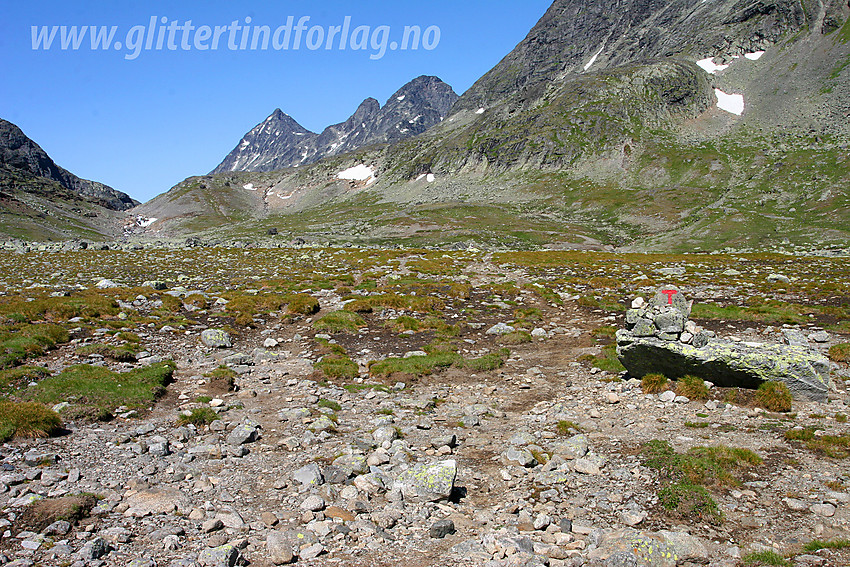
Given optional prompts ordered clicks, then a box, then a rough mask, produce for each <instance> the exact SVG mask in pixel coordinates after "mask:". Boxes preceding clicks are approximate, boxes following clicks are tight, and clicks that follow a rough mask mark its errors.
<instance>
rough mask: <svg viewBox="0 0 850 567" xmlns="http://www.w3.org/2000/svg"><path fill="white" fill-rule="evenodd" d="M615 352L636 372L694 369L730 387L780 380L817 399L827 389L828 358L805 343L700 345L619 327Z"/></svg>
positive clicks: (798, 394)
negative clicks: (640, 334)
mask: <svg viewBox="0 0 850 567" xmlns="http://www.w3.org/2000/svg"><path fill="white" fill-rule="evenodd" d="M617 356H618V357H619V359H620V362H621V363H622V364H623V366H625V367H626V369H627V370H628V371H629V374H631V375H632V376H645V375H646V374H652V373H660V374H663V375H665V376H667V377H668V378H673V379H676V378H681V377H682V376H686V375H689V374H690V375H692V376H697V377H698V378H702V379H703V380H709V381H710V382H712V383H714V384H715V385H716V386H720V387H726V388H732V387H740V388H757V387H758V386H759V385H760V384H761V383H762V382H768V381H776V382H783V383H784V384H785V385H786V386H788V389H789V390H790V391H791V394H792V395H793V396H794V397H795V398H803V399H808V400H814V401H819V402H822V401H824V400H826V398H827V394H828V393H829V360H827V358H826V357H824V356H823V355H821V354H818V353H816V352H813V351H811V350H809V349H807V348H805V347H797V346H787V345H779V344H762V343H735V342H731V341H723V340H719V339H712V340H710V341H709V342H708V343H707V344H706V345H705V346H702V347H696V346H694V345H688V344H684V343H681V342H678V341H665V340H662V339H658V338H656V337H635V336H634V335H632V334H631V333H628V332H627V331H618V332H617Z"/></svg>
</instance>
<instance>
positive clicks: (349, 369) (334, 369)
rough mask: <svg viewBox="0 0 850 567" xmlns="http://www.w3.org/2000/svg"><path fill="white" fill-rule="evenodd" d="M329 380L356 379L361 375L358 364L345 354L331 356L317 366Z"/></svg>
mask: <svg viewBox="0 0 850 567" xmlns="http://www.w3.org/2000/svg"><path fill="white" fill-rule="evenodd" d="M315 367H316V369H317V370H321V371H322V372H323V373H324V375H325V376H326V377H328V378H348V379H351V378H356V377H357V376H359V374H360V369H359V367H358V366H357V363H356V362H354V361H353V360H351V359H350V358H348V356H346V355H344V354H329V355H327V356H325V357H324V358H322V360H321V361H319V362H317V363H316V364H315Z"/></svg>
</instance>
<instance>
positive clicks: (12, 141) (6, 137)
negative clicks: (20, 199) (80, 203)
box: [0, 118, 139, 211]
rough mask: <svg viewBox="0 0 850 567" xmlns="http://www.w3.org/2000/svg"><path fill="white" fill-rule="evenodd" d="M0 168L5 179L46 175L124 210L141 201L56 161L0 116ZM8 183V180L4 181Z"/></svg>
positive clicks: (81, 192)
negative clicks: (72, 171)
mask: <svg viewBox="0 0 850 567" xmlns="http://www.w3.org/2000/svg"><path fill="white" fill-rule="evenodd" d="M0 169H2V170H4V180H8V179H10V176H11V175H14V174H17V175H18V176H23V177H42V178H44V179H47V180H49V181H55V182H56V183H58V184H59V185H61V186H62V187H63V188H65V189H67V190H68V191H72V192H74V193H77V194H79V195H80V196H81V197H82V198H84V199H88V200H91V201H94V202H96V203H97V204H99V205H101V206H103V207H105V208H108V209H112V210H120V211H124V210H127V209H131V208H133V207H134V206H136V205H138V204H139V203H138V201H135V200H133V199H132V198H130V196H129V195H127V194H126V193H122V192H120V191H116V190H115V189H113V188H112V187H109V186H108V185H104V184H103V183H98V182H97V181H89V180H87V179H80V178H79V177H77V176H76V175H74V174H73V173H71V172H70V171H68V170H66V169H63V168H61V167H59V166H58V165H56V163H55V162H54V161H53V160H52V159H51V158H50V156H48V155H47V152H45V151H44V150H43V149H41V146H39V145H38V144H37V143H35V142H34V141H32V140H31V139H29V138H28V137H27V136H26V134H24V133H23V131H22V130H21V129H20V128H18V127H17V126H16V125H14V124H12V123H11V122H9V121H8V120H3V119H2V118H0ZM4 185H5V184H4Z"/></svg>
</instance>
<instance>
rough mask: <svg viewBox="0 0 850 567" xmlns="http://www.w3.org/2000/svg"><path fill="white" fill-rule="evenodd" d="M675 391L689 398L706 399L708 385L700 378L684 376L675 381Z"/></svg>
mask: <svg viewBox="0 0 850 567" xmlns="http://www.w3.org/2000/svg"><path fill="white" fill-rule="evenodd" d="M676 393H677V394H678V395H680V396H685V397H686V398H689V399H691V400H707V399H708V397H709V392H708V386H706V385H705V381H704V380H703V379H702V378H697V377H696V376H684V377H682V378H680V379H679V380H677V381H676Z"/></svg>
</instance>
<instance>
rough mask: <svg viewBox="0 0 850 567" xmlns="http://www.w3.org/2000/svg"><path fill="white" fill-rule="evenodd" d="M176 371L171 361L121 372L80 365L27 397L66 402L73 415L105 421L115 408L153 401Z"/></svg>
mask: <svg viewBox="0 0 850 567" xmlns="http://www.w3.org/2000/svg"><path fill="white" fill-rule="evenodd" d="M175 369H176V365H175V364H174V363H173V362H171V361H168V362H162V363H159V364H152V365H150V366H147V367H144V368H139V369H136V370H131V371H130V372H123V373H119V372H112V371H111V370H109V369H107V368H102V367H100V366H89V365H87V364H80V365H77V366H71V367H70V368H67V369H66V370H64V371H63V372H61V373H60V374H57V375H56V376H52V377H50V378H45V379H44V380H42V381H40V382H39V383H38V384H36V385H35V386H33V387H31V388H30V389H29V390H28V391H27V392H26V395H27V397H29V398H30V399H32V400H34V401H39V402H42V403H44V404H47V405H53V404H57V403H59V402H65V401H67V402H70V403H71V404H72V408H69V410H68V412H69V413H70V414H72V415H76V416H79V417H83V418H90V419H92V418H93V419H105V418H108V417H109V416H111V414H112V411H114V409H115V408H116V407H118V406H126V407H128V408H133V409H140V408H143V407H145V406H148V405H150V404H151V403H153V402H155V401H156V400H157V398H159V397H160V396H161V395H162V394H163V393H164V392H165V385H166V384H167V383H168V381H169V380H171V376H172V375H173V374H174V370H175Z"/></svg>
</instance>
